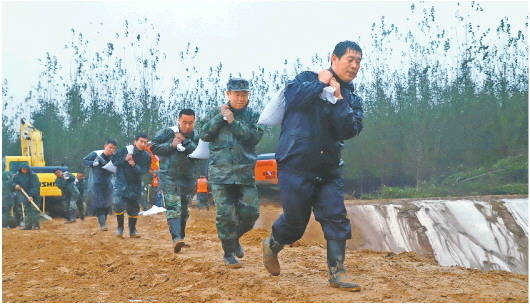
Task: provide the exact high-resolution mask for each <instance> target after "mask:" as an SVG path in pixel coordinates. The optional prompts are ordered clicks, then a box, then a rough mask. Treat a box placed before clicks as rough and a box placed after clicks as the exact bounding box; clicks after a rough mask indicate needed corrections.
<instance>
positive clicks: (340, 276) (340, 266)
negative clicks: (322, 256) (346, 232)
mask: <svg viewBox="0 0 530 305" xmlns="http://www.w3.org/2000/svg"><path fill="white" fill-rule="evenodd" d="M327 244H328V248H327V253H328V268H329V284H330V285H331V287H335V288H339V289H342V290H347V291H360V290H361V287H360V286H359V285H357V284H355V283H353V282H351V281H350V280H349V279H348V278H349V276H348V273H347V272H346V270H345V269H344V255H345V252H346V240H331V239H330V240H328V241H327Z"/></svg>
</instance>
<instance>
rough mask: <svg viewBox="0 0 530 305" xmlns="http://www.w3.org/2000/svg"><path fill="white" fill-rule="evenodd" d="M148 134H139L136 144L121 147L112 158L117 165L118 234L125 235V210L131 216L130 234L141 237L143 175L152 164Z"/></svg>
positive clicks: (116, 206) (116, 205) (115, 190)
mask: <svg viewBox="0 0 530 305" xmlns="http://www.w3.org/2000/svg"><path fill="white" fill-rule="evenodd" d="M147 140H148V139H147V136H146V135H138V136H136V138H135V140H134V145H128V146H126V147H123V148H122V149H120V150H119V151H118V152H117V153H116V155H114V157H113V158H112V163H114V165H115V166H116V167H117V170H116V182H115V183H114V211H115V212H116V219H117V221H118V229H117V230H116V235H117V236H118V237H123V227H124V221H125V219H124V218H125V215H124V214H125V211H126V210H127V215H128V216H129V224H128V225H129V236H130V237H131V238H138V237H140V233H138V231H137V230H136V223H137V221H138V212H140V200H141V196H142V176H143V175H145V174H147V171H148V170H149V166H150V165H151V157H149V154H148V153H147V151H145V148H146V146H147Z"/></svg>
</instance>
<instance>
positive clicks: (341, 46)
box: [333, 40, 363, 58]
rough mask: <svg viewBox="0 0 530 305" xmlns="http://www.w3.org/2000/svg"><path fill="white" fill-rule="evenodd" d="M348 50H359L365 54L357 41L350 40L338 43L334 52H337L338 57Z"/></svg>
mask: <svg viewBox="0 0 530 305" xmlns="http://www.w3.org/2000/svg"><path fill="white" fill-rule="evenodd" d="M348 50H352V51H357V52H359V53H361V55H363V50H362V49H361V47H360V46H359V45H358V44H357V43H356V42H353V41H350V40H345V41H341V42H339V43H337V45H336V46H335V49H333V54H335V55H336V56H337V57H338V58H341V57H342V55H344V54H345V53H346V51H348Z"/></svg>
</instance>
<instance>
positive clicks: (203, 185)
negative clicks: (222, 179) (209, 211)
mask: <svg viewBox="0 0 530 305" xmlns="http://www.w3.org/2000/svg"><path fill="white" fill-rule="evenodd" d="M197 193H208V179H206V177H200V178H199V179H197Z"/></svg>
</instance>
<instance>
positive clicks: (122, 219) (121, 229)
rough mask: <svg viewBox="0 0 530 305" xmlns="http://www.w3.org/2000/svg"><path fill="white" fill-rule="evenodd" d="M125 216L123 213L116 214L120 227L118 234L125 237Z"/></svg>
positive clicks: (117, 230)
mask: <svg viewBox="0 0 530 305" xmlns="http://www.w3.org/2000/svg"><path fill="white" fill-rule="evenodd" d="M124 218H125V216H124V215H123V214H121V215H116V220H117V221H118V228H117V229H116V236H118V237H121V238H123V224H124Z"/></svg>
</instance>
